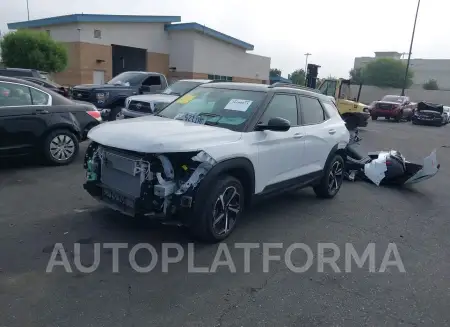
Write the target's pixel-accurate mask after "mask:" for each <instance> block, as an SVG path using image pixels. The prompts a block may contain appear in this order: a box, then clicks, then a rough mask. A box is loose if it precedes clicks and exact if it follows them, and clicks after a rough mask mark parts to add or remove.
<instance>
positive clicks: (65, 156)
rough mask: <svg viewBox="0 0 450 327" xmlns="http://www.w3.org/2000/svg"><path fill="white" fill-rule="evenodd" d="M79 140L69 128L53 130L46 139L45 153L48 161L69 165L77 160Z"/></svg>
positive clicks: (54, 163)
mask: <svg viewBox="0 0 450 327" xmlns="http://www.w3.org/2000/svg"><path fill="white" fill-rule="evenodd" d="M78 151H79V141H78V139H77V137H76V136H75V135H74V134H73V133H72V132H71V131H69V130H64V129H60V130H56V131H53V132H51V133H50V134H49V135H48V136H47V137H46V138H45V141H44V148H43V153H44V157H45V159H46V161H47V163H49V164H51V165H55V166H63V165H68V164H70V163H71V162H72V161H74V160H75V158H76V156H77V154H78Z"/></svg>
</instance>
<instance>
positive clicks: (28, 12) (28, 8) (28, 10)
mask: <svg viewBox="0 0 450 327" xmlns="http://www.w3.org/2000/svg"><path fill="white" fill-rule="evenodd" d="M27 15H28V20H30V7H29V6H28V0H27Z"/></svg>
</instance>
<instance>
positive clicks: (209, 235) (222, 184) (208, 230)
mask: <svg viewBox="0 0 450 327" xmlns="http://www.w3.org/2000/svg"><path fill="white" fill-rule="evenodd" d="M229 186H234V187H236V190H237V191H238V193H239V196H240V207H241V210H240V212H239V214H238V216H237V218H236V222H235V224H234V225H233V227H232V228H231V229H230V230H229V231H228V233H226V234H223V235H218V234H217V233H216V232H215V231H214V229H213V226H212V222H213V215H212V212H213V209H214V205H215V203H216V201H217V198H218V197H219V195H220V194H222V192H223V191H224V190H225V188H227V187H229ZM204 192H208V194H207V195H206V196H205V195H204V194H203V196H201V198H203V199H205V201H204V202H198V203H197V202H196V204H195V208H194V217H192V218H193V219H194V221H193V223H192V226H191V230H192V232H193V233H194V234H195V235H196V236H197V237H198V238H200V239H201V240H202V241H206V242H208V243H215V242H219V241H221V240H224V239H226V238H227V237H228V236H229V235H230V234H231V233H232V232H233V231H234V230H235V229H236V226H237V225H238V224H239V220H240V218H241V216H242V212H243V210H244V204H245V198H244V196H245V192H244V187H243V186H242V184H241V182H239V180H237V179H236V178H234V177H232V176H223V177H221V178H219V179H218V180H217V182H216V183H215V184H214V186H213V187H212V188H209V189H208V190H204Z"/></svg>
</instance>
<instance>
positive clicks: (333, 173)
mask: <svg viewBox="0 0 450 327" xmlns="http://www.w3.org/2000/svg"><path fill="white" fill-rule="evenodd" d="M343 176H344V167H343V165H342V164H341V162H339V161H335V162H334V163H333V165H332V166H331V169H330V174H329V175H328V192H329V193H330V194H335V193H337V191H339V188H340V187H341V184H342V179H343Z"/></svg>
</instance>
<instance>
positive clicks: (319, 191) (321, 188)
mask: <svg viewBox="0 0 450 327" xmlns="http://www.w3.org/2000/svg"><path fill="white" fill-rule="evenodd" d="M336 161H340V162H341V165H342V169H343V171H342V176H341V178H340V183H339V187H338V189H337V191H335V192H334V193H330V190H329V187H328V179H329V176H330V170H331V168H332V167H333V164H334V163H335V162H336ZM344 171H345V162H344V159H343V158H342V156H341V155H339V154H335V155H334V156H333V158H332V159H331V160H330V161H329V163H328V165H327V166H326V167H325V170H324V175H323V177H322V179H321V181H320V184H319V185H317V186H315V187H314V192H315V193H316V195H318V196H319V197H321V198H327V199H331V198H334V197H335V196H336V195H337V194H338V193H339V191H340V189H341V186H342V183H343V181H344Z"/></svg>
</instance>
